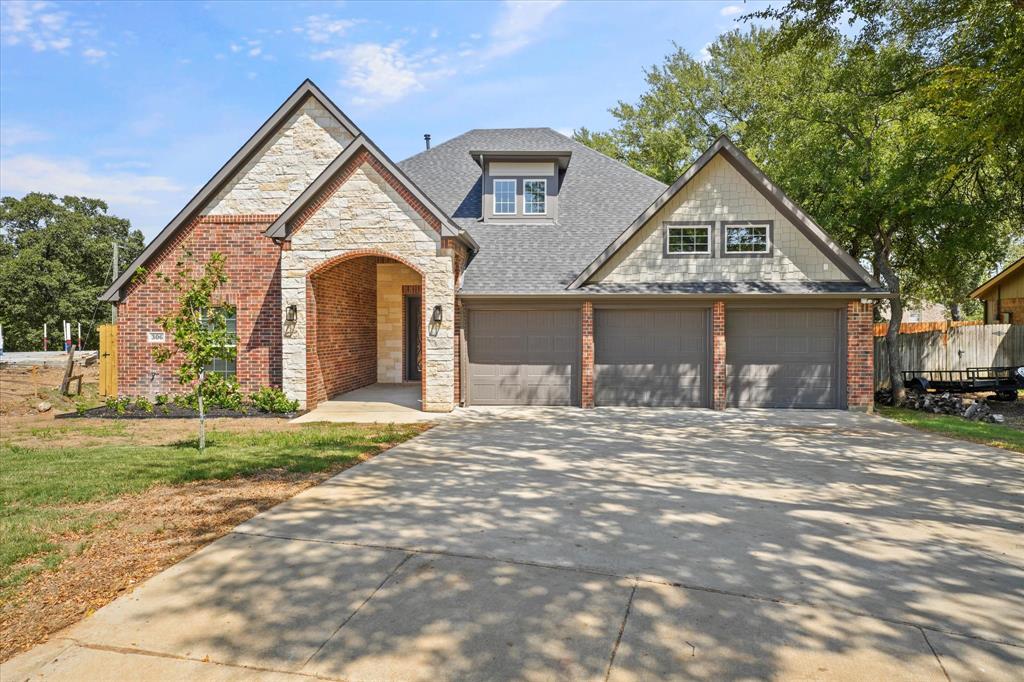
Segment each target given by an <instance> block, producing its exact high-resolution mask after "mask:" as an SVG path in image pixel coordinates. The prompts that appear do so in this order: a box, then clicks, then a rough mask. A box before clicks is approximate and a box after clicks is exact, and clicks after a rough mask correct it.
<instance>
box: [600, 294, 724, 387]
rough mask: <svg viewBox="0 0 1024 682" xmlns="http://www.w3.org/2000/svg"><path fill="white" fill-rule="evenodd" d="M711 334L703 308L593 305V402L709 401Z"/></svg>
mask: <svg viewBox="0 0 1024 682" xmlns="http://www.w3.org/2000/svg"><path fill="white" fill-rule="evenodd" d="M707 334H708V330H707V312H706V311H705V310H699V309H675V310H673V309H651V310H620V309H608V310H600V309H599V310H597V311H595V314H594V403H595V404H596V405H631V406H641V405H650V406H677V407H678V406H682V407H685V406H690V407H697V406H703V405H706V404H707V377H708V371H707V365H708V358H707V356H708V336H707Z"/></svg>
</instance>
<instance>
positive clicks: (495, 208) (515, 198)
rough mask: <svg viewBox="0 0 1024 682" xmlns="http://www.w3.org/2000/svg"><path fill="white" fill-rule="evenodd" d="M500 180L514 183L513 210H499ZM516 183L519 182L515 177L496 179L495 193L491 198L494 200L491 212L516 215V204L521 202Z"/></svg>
mask: <svg viewBox="0 0 1024 682" xmlns="http://www.w3.org/2000/svg"><path fill="white" fill-rule="evenodd" d="M499 182H501V183H505V182H511V183H512V210H511V211H499V210H498V183H499ZM516 184H517V183H516V181H515V179H514V178H513V179H509V178H497V179H495V180H494V188H493V191H494V194H493V195H492V196H491V199H492V201H491V212H492V213H494V215H515V214H516V204H517V203H519V195H518V192H517V191H516Z"/></svg>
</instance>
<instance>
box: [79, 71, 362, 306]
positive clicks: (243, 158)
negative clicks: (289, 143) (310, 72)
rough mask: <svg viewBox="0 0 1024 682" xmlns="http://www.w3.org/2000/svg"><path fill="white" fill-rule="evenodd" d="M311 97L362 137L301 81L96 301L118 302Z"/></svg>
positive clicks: (311, 85)
mask: <svg viewBox="0 0 1024 682" xmlns="http://www.w3.org/2000/svg"><path fill="white" fill-rule="evenodd" d="M310 97H312V98H313V99H315V100H316V101H317V103H318V104H319V105H320V106H322V107H323V108H324V109H326V110H327V111H328V113H330V114H331V116H333V117H334V118H335V119H337V121H338V122H339V123H340V124H341V125H342V127H343V128H345V129H346V130H347V131H348V132H349V134H350V135H352V137H353V138H356V137H359V136H360V135H362V131H361V130H359V128H358V126H356V124H355V123H353V122H352V120H351V119H350V118H349V117H348V116H346V115H345V113H344V112H343V111H342V110H341V109H340V108H339V107H338V105H337V104H335V103H334V102H333V101H332V100H331V98H330V97H328V96H327V95H326V94H325V93H324V91H323V90H321V89H320V88H319V87H317V85H316V83H314V82H313V81H312V80H310V79H309V78H306V79H305V80H303V81H302V82H301V83H300V84H299V86H298V87H297V88H295V90H293V91H292V94H290V95H289V96H288V98H287V99H285V101H284V102H282V103H281V105H280V106H279V107H278V108H277V109H276V110H275V111H274V113H273V114H271V115H270V117H269V118H268V119H267V120H266V121H264V122H263V125H261V126H260V127H259V128H258V129H257V130H256V132H254V133H253V134H252V135H251V136H250V137H249V139H248V140H246V141H245V144H243V145H242V146H241V148H240V149H239V150H238V151H237V152H235V153H234V155H233V156H232V157H231V158H230V159H228V161H227V163H225V164H224V165H223V166H221V167H220V169H219V170H218V171H217V172H216V173H215V174H214V176H213V177H212V178H210V179H209V180H208V181H207V183H206V184H205V185H203V187H202V188H201V189H200V190H199V191H198V192H196V194H195V196H193V197H192V199H190V200H189V202H188V203H187V204H185V207H184V208H183V209H181V211H179V212H178V214H177V215H176V216H174V218H173V219H171V222H169V223H168V224H167V225H166V226H165V227H164V229H162V230H161V231H160V233H159V234H158V235H157V236H156V238H155V239H153V241H151V242H150V243H149V245H148V246H146V248H145V249H144V250H143V251H142V253H141V254H139V257H138V258H136V259H135V260H134V261H132V263H131V264H130V265H129V266H128V267H127V268H126V269H125V271H124V272H123V274H122V275H121V276H120V277H119V278H118V279H117V280H115V281H114V283H113V284H111V285H110V287H108V288H107V290H106V291H104V292H103V293H102V294H100V297H99V300H101V301H117V300H120V298H121V289H122V288H123V287H124V286H125V285H127V284H128V283H129V281H130V280H131V278H132V277H133V276H134V275H135V272H136V271H137V270H138V269H139V268H140V267H141V266H143V265H145V264H146V262H148V261H149V259H150V258H151V257H152V256H153V255H154V254H155V253H156V252H157V251H159V250H160V247H161V246H163V244H164V242H166V241H167V240H168V239H170V238H171V236H172V235H174V234H175V233H176V232H177V231H178V230H179V229H180V228H182V227H183V226H184V225H186V224H187V223H188V222H189V221H190V220H192V219H193V218H194V217H195V216H197V215H198V214H199V212H200V211H202V210H203V208H204V207H205V206H206V205H207V203H208V202H209V201H210V200H211V199H212V198H213V197H215V196H216V195H217V192H219V191H220V190H221V189H222V188H223V187H224V186H225V185H226V184H227V183H228V182H230V181H231V178H233V177H234V176H235V173H237V172H238V170H239V169H240V168H242V167H243V166H244V165H245V164H246V163H248V162H249V161H250V160H251V159H252V158H253V156H255V155H256V154H258V153H259V151H260V150H261V149H262V148H263V146H264V145H265V144H266V142H267V141H268V140H270V139H271V138H272V137H273V135H274V134H275V133H276V132H277V131H278V130H279V129H280V127H281V126H282V125H284V123H285V122H286V121H287V120H288V118H289V117H290V116H291V115H292V114H293V113H295V111H297V110H298V109H299V108H300V107H301V106H302V105H303V103H304V102H305V101H306V100H307V99H308V98H310Z"/></svg>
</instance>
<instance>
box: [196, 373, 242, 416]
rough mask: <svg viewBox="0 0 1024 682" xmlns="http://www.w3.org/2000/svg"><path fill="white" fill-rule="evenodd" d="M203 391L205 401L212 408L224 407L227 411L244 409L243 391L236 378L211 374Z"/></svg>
mask: <svg viewBox="0 0 1024 682" xmlns="http://www.w3.org/2000/svg"><path fill="white" fill-rule="evenodd" d="M202 391H203V400H204V401H205V402H206V403H207V404H209V405H210V406H212V407H222V408H224V409H226V410H240V409H242V389H241V388H240V387H239V386H238V380H237V379H235V378H234V377H223V376H221V375H220V374H210V375H209V376H207V377H206V381H204V382H203V386H202ZM197 402H198V401H197Z"/></svg>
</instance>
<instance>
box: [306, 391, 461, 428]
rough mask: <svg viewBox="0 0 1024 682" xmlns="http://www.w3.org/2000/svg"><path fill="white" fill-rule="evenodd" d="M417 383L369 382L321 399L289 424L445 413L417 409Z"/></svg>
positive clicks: (402, 419) (431, 417) (432, 417)
mask: <svg viewBox="0 0 1024 682" xmlns="http://www.w3.org/2000/svg"><path fill="white" fill-rule="evenodd" d="M421 404H422V403H421V401H420V385H419V384H373V385H371V386H366V387H365V388H358V389H356V390H354V391H349V392H348V393H342V394H341V395H336V396H334V397H333V398H331V399H330V400H325V401H324V402H322V403H320V404H319V405H317V406H316V408H314V409H312V410H310V411H309V412H307V413H306V414H304V415H302V416H301V417H296V418H295V419H293V420H292V423H293V424H307V423H310V422H355V423H357V424H373V423H380V424H387V423H394V424H408V423H411V422H425V421H436V420H438V419H441V418H443V417H446V416H447V415H444V414H437V413H432V412H423V411H421V410H420V405H421Z"/></svg>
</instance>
